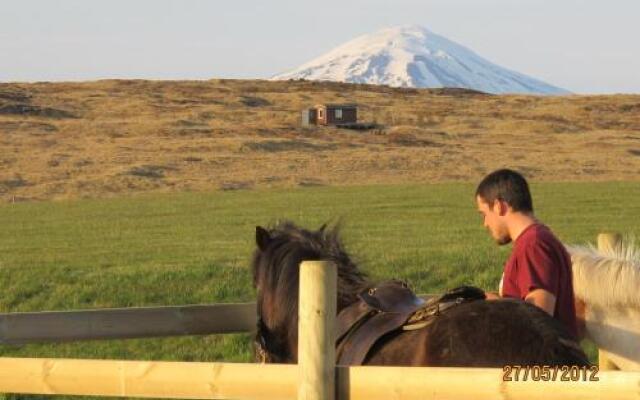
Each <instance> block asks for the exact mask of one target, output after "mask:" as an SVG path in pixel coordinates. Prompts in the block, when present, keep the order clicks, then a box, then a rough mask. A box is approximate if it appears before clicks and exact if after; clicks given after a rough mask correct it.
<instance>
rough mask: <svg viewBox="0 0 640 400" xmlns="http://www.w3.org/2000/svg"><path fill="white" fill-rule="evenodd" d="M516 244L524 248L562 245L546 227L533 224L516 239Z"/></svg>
mask: <svg viewBox="0 0 640 400" xmlns="http://www.w3.org/2000/svg"><path fill="white" fill-rule="evenodd" d="M518 244H523V245H525V246H535V245H562V242H560V240H559V239H558V238H557V237H556V235H555V234H554V233H553V232H552V231H551V229H550V228H549V227H548V226H546V225H544V224H541V223H535V224H533V225H532V226H531V227H530V228H528V229H527V230H526V231H525V232H524V233H523V234H522V236H521V237H520V238H518Z"/></svg>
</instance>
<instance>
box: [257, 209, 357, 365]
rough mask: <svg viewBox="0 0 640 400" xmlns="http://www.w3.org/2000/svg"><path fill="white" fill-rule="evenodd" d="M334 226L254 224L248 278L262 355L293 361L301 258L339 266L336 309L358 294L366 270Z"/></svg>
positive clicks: (295, 352)
mask: <svg viewBox="0 0 640 400" xmlns="http://www.w3.org/2000/svg"><path fill="white" fill-rule="evenodd" d="M338 231H339V229H338V227H334V228H331V229H327V227H326V225H323V226H322V227H321V228H320V229H318V230H317V231H309V230H306V229H303V228H300V227H298V226H296V225H295V224H293V223H292V222H289V221H284V222H281V223H279V224H277V225H276V226H274V227H272V228H270V229H265V228H262V227H259V226H258V227H256V245H257V248H256V250H255V252H254V255H253V263H252V266H253V284H254V287H255V288H256V292H257V296H258V301H257V303H258V332H257V337H256V343H257V345H258V351H259V352H260V355H261V357H262V358H263V360H264V361H268V362H277V363H293V362H296V361H297V354H298V285H299V266H300V263H301V262H302V261H306V260H322V261H331V262H333V263H335V264H336V265H337V267H338V311H340V310H341V309H342V308H344V307H346V306H348V305H349V304H352V303H353V302H355V301H356V300H357V294H358V293H359V292H360V290H361V289H362V288H363V287H364V286H365V284H366V281H365V276H364V274H363V273H361V272H360V271H359V270H358V268H357V267H356V265H355V264H354V263H353V262H352V261H351V259H350V258H349V255H348V254H347V253H346V251H345V250H344V247H343V245H342V243H341V241H340V238H339V233H338Z"/></svg>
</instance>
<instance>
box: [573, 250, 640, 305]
mask: <svg viewBox="0 0 640 400" xmlns="http://www.w3.org/2000/svg"><path fill="white" fill-rule="evenodd" d="M566 247H567V251H569V254H570V255H571V261H572V264H573V268H572V269H573V290H574V293H575V296H576V297H577V298H579V299H581V300H583V301H585V302H586V303H587V304H597V305H601V306H604V307H609V306H614V307H626V306H633V307H640V248H638V247H637V246H636V244H635V240H634V239H633V238H627V239H626V240H624V241H623V242H622V244H621V245H620V246H616V248H610V249H606V250H598V249H596V248H595V247H593V245H588V246H566Z"/></svg>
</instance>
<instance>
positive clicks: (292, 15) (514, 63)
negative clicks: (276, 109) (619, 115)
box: [0, 0, 640, 93]
mask: <svg viewBox="0 0 640 400" xmlns="http://www.w3.org/2000/svg"><path fill="white" fill-rule="evenodd" d="M1 5H2V7H1V8H0V10H1V12H0V81H3V82H6V81H36V80H54V81H60V80H93V79H102V78H148V79H209V78H268V77H269V76H271V75H274V74H276V73H279V72H283V71H285V70H288V69H291V68H294V67H296V66H298V65H300V64H302V63H304V62H306V61H309V60H310V59H312V58H315V57H317V56H319V55H321V54H323V53H324V52H326V51H328V50H330V49H332V48H333V47H335V46H337V45H339V44H342V43H343V42H345V41H347V40H350V39H352V38H354V37H355V36H358V35H361V34H364V33H369V32H373V31H376V30H378V29H381V28H383V27H387V26H395V25H405V24H419V25H422V26H425V27H426V28H428V29H430V30H431V31H433V32H435V33H438V34H441V35H443V36H445V37H447V38H449V39H451V40H454V41H456V42H458V43H460V44H462V45H464V46H466V47H469V48H470V49H472V50H474V51H475V52H476V53H478V54H479V55H481V56H482V57H484V58H487V59H488V60H490V61H492V62H495V63H496V64H498V65H501V66H503V67H506V68H510V69H513V70H516V71H518V72H521V73H524V74H527V75H531V76H533V77H535V78H538V79H542V80H544V81H546V82H548V83H551V84H553V85H556V86H560V87H564V88H566V89H569V90H571V91H573V92H576V93H640V72H639V71H640V42H639V41H638V39H637V38H640V24H639V23H638V21H637V19H638V17H640V1H638V0H607V1H601V0H583V1H578V0H555V1H552V0H442V1H429V0H422V1H414V0H411V1H410V0H393V1H390V0H370V1H364V0H353V1H347V0H343V1H334V0H325V1H323V2H320V3H318V2H312V1H293V0H272V1H257V0H234V1H214V0H211V1H203V0H200V1H196V0H180V1H177V0H175V1H167V0H128V1H121V0H110V1H101V0H94V1H86V0H84V1H80V0H58V1H46V0H42V1H36V0H20V1H10V0H3V1H2V3H1Z"/></svg>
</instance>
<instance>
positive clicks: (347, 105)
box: [316, 103, 358, 108]
mask: <svg viewBox="0 0 640 400" xmlns="http://www.w3.org/2000/svg"><path fill="white" fill-rule="evenodd" d="M319 106H324V107H327V108H357V107H358V105H357V104H353V103H349V104H336V103H328V104H318V105H316V107H319Z"/></svg>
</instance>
